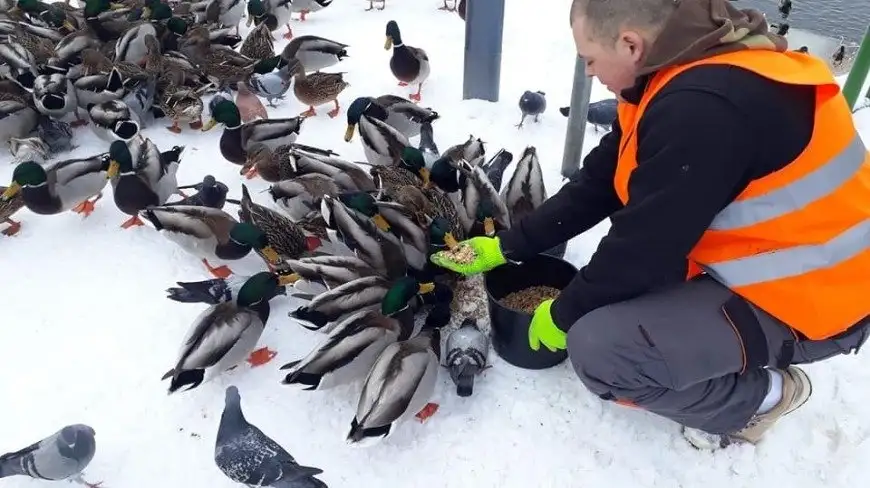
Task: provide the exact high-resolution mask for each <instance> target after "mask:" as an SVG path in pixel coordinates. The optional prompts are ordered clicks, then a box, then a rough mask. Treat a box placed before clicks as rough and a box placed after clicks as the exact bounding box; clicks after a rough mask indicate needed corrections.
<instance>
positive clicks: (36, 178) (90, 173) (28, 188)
mask: <svg viewBox="0 0 870 488" xmlns="http://www.w3.org/2000/svg"><path fill="white" fill-rule="evenodd" d="M108 169H109V155H108V154H100V155H97V156H93V157H90V158H85V159H69V160H67V161H59V162H57V163H54V164H52V165H50V166H48V167H45V168H43V167H42V166H40V165H39V164H37V163H34V162H33V161H25V162H23V163H21V164H19V165H18V166H16V167H15V170H14V171H13V172H12V184H11V185H9V187H8V188H6V190H4V191H3V195H2V196H0V201H9V200H10V199H12V197H14V196H15V195H17V194H18V192H21V193H22V197H23V199H24V205H25V206H26V207H27V208H28V209H29V210H30V211H31V212H33V213H36V214H40V215H55V214H59V213H61V212H65V211H67V210H72V211H73V212H76V213H80V214H82V215H84V216H85V217H87V216H89V215H90V214H91V213H92V212H93V211H94V204H95V203H96V202H97V201H98V200H99V199H100V198H102V196H103V193H102V190H103V188H104V187H105V186H106V183H107V182H108V180H107V179H106V172H107V171H108ZM91 198H93V200H91Z"/></svg>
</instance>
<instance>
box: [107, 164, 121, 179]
mask: <svg viewBox="0 0 870 488" xmlns="http://www.w3.org/2000/svg"><path fill="white" fill-rule="evenodd" d="M120 172H121V163H119V162H117V161H115V160H114V159H113V160H112V161H111V162H110V163H109V169H108V170H107V171H106V179H107V180H111V179H112V178H114V177H116V176H118V173H120Z"/></svg>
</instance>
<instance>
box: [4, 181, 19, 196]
mask: <svg viewBox="0 0 870 488" xmlns="http://www.w3.org/2000/svg"><path fill="white" fill-rule="evenodd" d="M20 191H21V185H19V184H18V183H16V182H14V181H13V182H12V183H10V184H9V188H7V189H6V191H4V192H3V194H2V195H0V200H3V201H6V200H12V197H14V196H15V195H18V192H20Z"/></svg>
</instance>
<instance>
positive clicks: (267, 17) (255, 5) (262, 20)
mask: <svg viewBox="0 0 870 488" xmlns="http://www.w3.org/2000/svg"><path fill="white" fill-rule="evenodd" d="M290 3H291V0H266V1H265V2H264V1H263V0H248V25H249V26H250V25H251V23H252V22H253V23H254V24H256V25H258V26H260V25H265V26H266V28H267V29H269V32H273V31H275V30H276V29H278V27H280V26H282V25H284V26H287V32H286V33H285V34H284V39H292V38H293V30H292V29H291V28H290V19H291V17H292V15H291V14H292V11H291V10H290ZM269 37H270V38H271V35H270V36H269Z"/></svg>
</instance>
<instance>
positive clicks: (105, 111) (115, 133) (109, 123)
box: [88, 100, 140, 141]
mask: <svg viewBox="0 0 870 488" xmlns="http://www.w3.org/2000/svg"><path fill="white" fill-rule="evenodd" d="M88 115H90V117H91V122H93V124H91V129H92V130H93V131H94V134H96V135H97V137H99V138H100V139H102V140H104V141H115V140H121V141H129V140H131V139H133V138H134V137H136V136H137V135H139V127H140V123H139V116H138V115H136V112H134V111H133V110H131V109H130V107H129V106H128V105H127V104H126V103H124V102H123V101H121V100H111V101H108V102H103V103H99V104H96V105H91V106H89V107H88Z"/></svg>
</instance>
